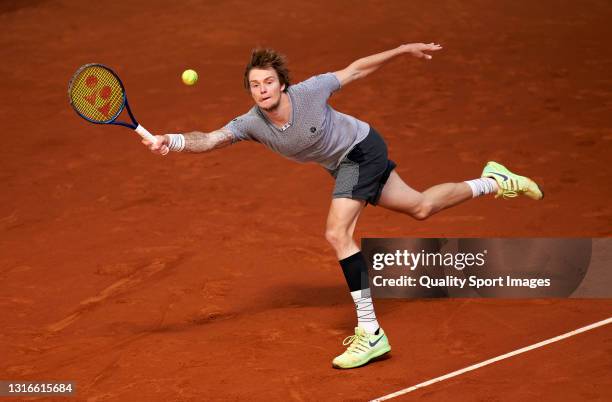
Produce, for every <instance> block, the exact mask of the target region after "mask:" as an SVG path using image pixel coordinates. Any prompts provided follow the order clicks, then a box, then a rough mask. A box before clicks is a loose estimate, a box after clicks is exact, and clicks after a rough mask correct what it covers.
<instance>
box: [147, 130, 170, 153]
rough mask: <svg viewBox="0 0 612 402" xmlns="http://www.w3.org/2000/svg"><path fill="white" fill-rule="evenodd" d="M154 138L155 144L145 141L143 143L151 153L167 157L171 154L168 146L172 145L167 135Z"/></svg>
mask: <svg viewBox="0 0 612 402" xmlns="http://www.w3.org/2000/svg"><path fill="white" fill-rule="evenodd" d="M154 137H155V142H151V141H149V140H147V139H143V140H142V143H143V144H144V145H146V146H147V147H148V148H149V150H151V152H153V153H154V154H157V155H166V154H167V153H168V152H170V148H168V145H170V141H169V139H168V137H166V136H165V135H156V136H154Z"/></svg>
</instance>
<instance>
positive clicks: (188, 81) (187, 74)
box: [181, 70, 198, 85]
mask: <svg viewBox="0 0 612 402" xmlns="http://www.w3.org/2000/svg"><path fill="white" fill-rule="evenodd" d="M181 78H182V80H183V83H184V84H185V85H194V84H195V83H196V82H198V73H196V72H195V71H194V70H185V71H183V75H181Z"/></svg>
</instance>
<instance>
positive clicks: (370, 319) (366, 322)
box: [351, 288, 380, 334]
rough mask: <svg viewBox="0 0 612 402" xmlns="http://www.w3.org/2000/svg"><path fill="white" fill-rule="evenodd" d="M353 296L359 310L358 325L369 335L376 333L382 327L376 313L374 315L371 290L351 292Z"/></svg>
mask: <svg viewBox="0 0 612 402" xmlns="http://www.w3.org/2000/svg"><path fill="white" fill-rule="evenodd" d="M351 296H353V301H354V302H355V307H356V309H357V325H358V326H359V327H361V328H363V329H365V331H366V332H367V333H369V334H373V333H375V332H376V331H377V330H378V328H379V327H380V326H379V325H378V321H377V320H376V313H374V302H373V301H372V296H371V293H370V288H367V289H362V290H356V291H354V292H351Z"/></svg>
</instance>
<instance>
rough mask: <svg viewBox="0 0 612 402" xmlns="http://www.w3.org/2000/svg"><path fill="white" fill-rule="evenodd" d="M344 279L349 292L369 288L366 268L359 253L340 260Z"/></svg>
mask: <svg viewBox="0 0 612 402" xmlns="http://www.w3.org/2000/svg"><path fill="white" fill-rule="evenodd" d="M340 266H341V267H342V272H344V278H345V279H346V283H347V284H348V287H349V289H350V291H351V292H354V291H356V290H362V289H367V288H368V287H369V286H370V283H369V281H368V266H367V265H366V260H365V257H364V256H363V254H361V251H358V252H357V253H355V254H353V255H351V256H350V257H346V258H345V259H343V260H340Z"/></svg>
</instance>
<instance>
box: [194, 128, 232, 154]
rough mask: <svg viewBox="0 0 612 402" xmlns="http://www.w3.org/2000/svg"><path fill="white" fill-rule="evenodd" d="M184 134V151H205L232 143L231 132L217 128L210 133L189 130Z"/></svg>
mask: <svg viewBox="0 0 612 402" xmlns="http://www.w3.org/2000/svg"><path fill="white" fill-rule="evenodd" d="M183 135H184V136H185V149H184V150H183V151H184V152H207V151H212V150H213V149H217V148H222V147H225V146H227V145H230V144H231V143H232V138H233V136H234V135H233V134H232V133H231V132H230V131H227V130H217V131H213V132H210V133H201V132H197V131H194V132H191V133H186V134H183Z"/></svg>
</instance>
